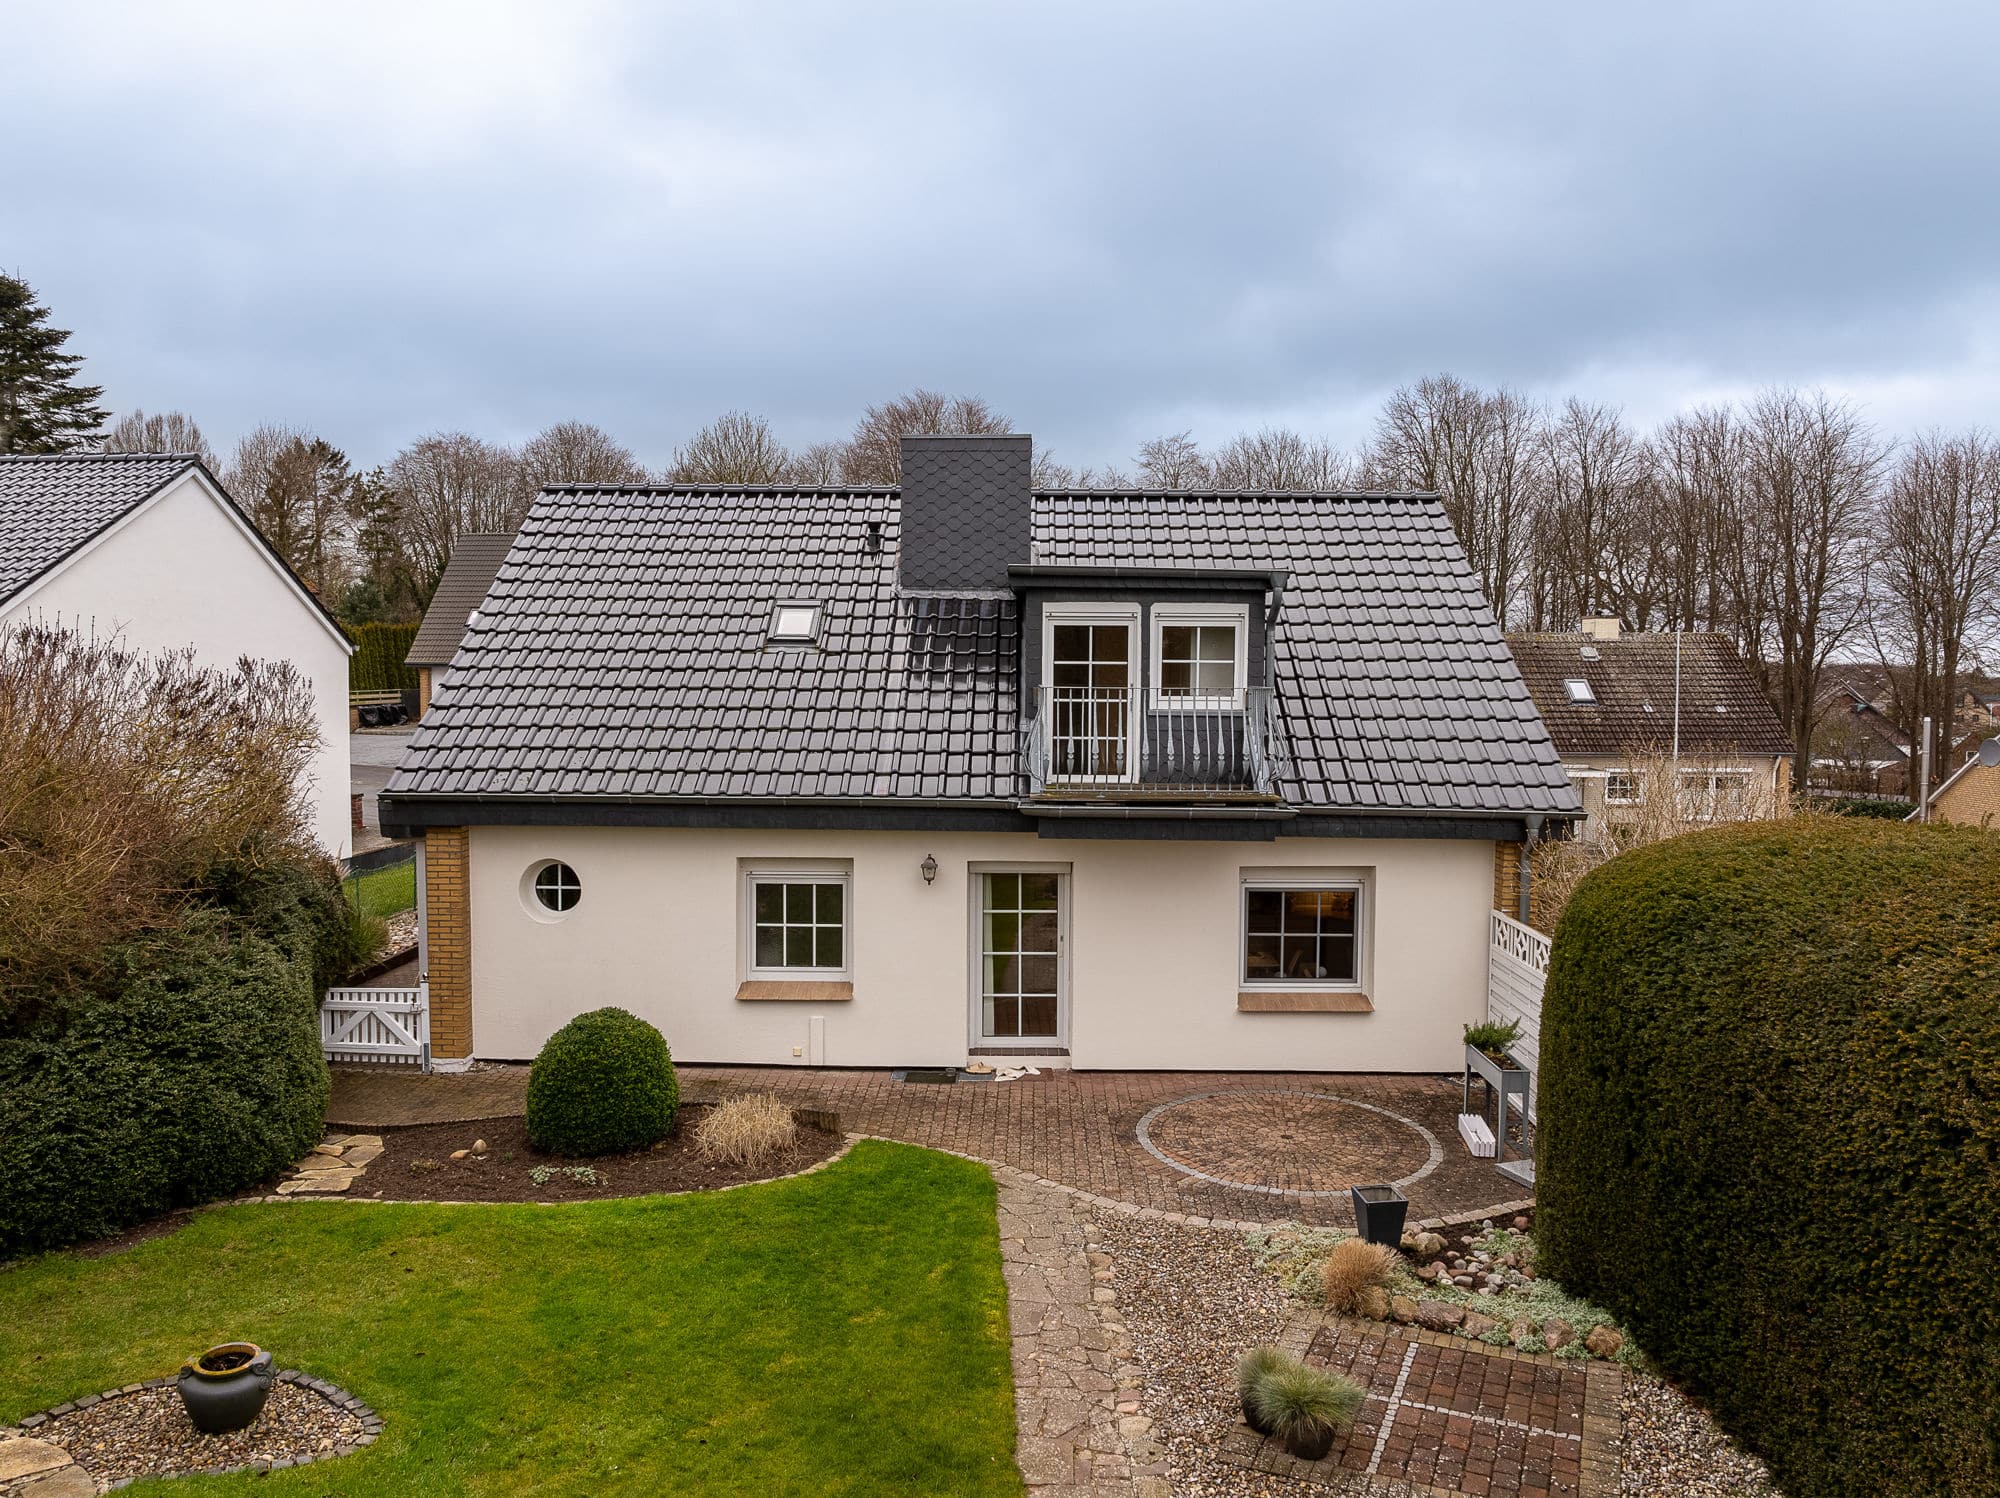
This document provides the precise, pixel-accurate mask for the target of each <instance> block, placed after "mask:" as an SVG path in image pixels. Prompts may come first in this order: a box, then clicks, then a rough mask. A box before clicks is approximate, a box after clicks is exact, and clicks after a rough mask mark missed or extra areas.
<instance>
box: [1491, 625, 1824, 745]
mask: <svg viewBox="0 0 2000 1498" xmlns="http://www.w3.org/2000/svg"><path fill="white" fill-rule="evenodd" d="M1507 643H1508V644H1509V645H1510V646H1511V647H1512V648H1513V651H1514V660H1515V662H1516V663H1517V664H1518V665H1519V666H1520V668H1521V676H1522V679H1523V680H1524V681H1526V682H1527V684H1528V690H1529V691H1530V692H1532V693H1533V694H1534V697H1535V705H1536V706H1537V707H1539V708H1540V709H1541V714H1542V721H1543V722H1544V723H1546V724H1548V727H1549V737H1550V738H1551V739H1553V740H1554V741H1555V746H1556V748H1557V749H1558V750H1559V751H1560V752H1561V753H1563V754H1565V755H1573V756H1582V755H1607V754H1626V753H1651V752H1663V751H1665V750H1666V749H1667V748H1668V747H1669V746H1670V745H1671V744H1672V742H1673V733H1674V655H1675V644H1674V636H1672V635H1670V634H1667V635H1656V634H1630V635H1622V636H1620V637H1619V638H1618V639H1616V640H1598V639H1593V638H1591V637H1590V636H1589V635H1586V634H1581V633H1574V634H1518V635H1510V636H1509V637H1508V640H1507ZM1586 650H1587V651H1590V652H1592V654H1591V655H1585V654H1584V652H1585V651H1586ZM1679 652H1680V703H1681V712H1680V746H1681V752H1682V753H1683V754H1696V755H1704V756H1713V755H1718V754H1743V755H1753V756H1757V757H1767V756H1776V755H1780V754H1790V753H1791V752H1792V742H1791V739H1790V737H1789V736H1788V735H1787V734H1786V733H1785V728H1784V725H1783V724H1782V723H1780V722H1779V721H1778V715H1777V713H1776V712H1774V711H1773V710H1772V708H1771V702H1770V699H1769V698H1767V697H1766V696H1765V695H1764V689H1763V688H1762V687H1761V686H1759V685H1758V682H1757V678H1756V676H1755V674H1754V673H1753V672H1752V671H1751V669H1750V667H1749V666H1747V665H1746V664H1744V661H1743V658H1742V657H1741V656H1739V655H1738V654H1737V653H1736V646H1735V644H1734V642H1732V641H1731V640H1730V639H1729V638H1728V637H1727V636H1725V635H1715V634H1687V635H1682V636H1681V637H1680V646H1679ZM1570 680H1579V681H1586V682H1589V683H1590V689H1591V695H1592V697H1594V698H1595V699H1596V700H1595V701H1592V702H1574V701H1572V700H1571V699H1570V695H1569V690H1568V688H1567V687H1565V686H1564V683H1565V682H1566V681H1570Z"/></svg>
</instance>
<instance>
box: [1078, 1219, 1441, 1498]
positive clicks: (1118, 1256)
mask: <svg viewBox="0 0 2000 1498" xmlns="http://www.w3.org/2000/svg"><path fill="white" fill-rule="evenodd" d="M1091 1242H1093V1243H1095V1244H1099V1245H1101V1246H1102V1247H1103V1249H1104V1251H1105V1252H1106V1253H1108V1254H1110V1255H1111V1256H1112V1259H1113V1262H1114V1265H1115V1273H1116V1278H1115V1280H1114V1281H1113V1286H1114V1288H1115V1289H1116V1291H1117V1293H1118V1303H1117V1304H1118V1311H1119V1313H1120V1315H1121V1316H1122V1317H1123V1319H1124V1321H1125V1325H1126V1327H1127V1328H1128V1329H1129V1331H1130V1333H1131V1339H1132V1348H1133V1352H1134V1354H1135V1357H1136V1359H1137V1361H1138V1364H1139V1366H1140V1368H1141V1369H1143V1370H1144V1373H1145V1395H1144V1398H1143V1400H1142V1402H1141V1408H1142V1409H1143V1410H1144V1412H1145V1413H1146V1414H1147V1415H1149V1416H1151V1417H1152V1419H1153V1432H1152V1433H1153V1439H1154V1440H1156V1441H1157V1442H1158V1443H1159V1444H1160V1446H1161V1447H1162V1449H1164V1450H1165V1452H1166V1459H1167V1463H1168V1468H1169V1479H1170V1481H1171V1482H1172V1484H1173V1490H1174V1492H1175V1494H1176V1495H1189V1498H1287V1495H1292V1494H1311V1495H1313V1498H1325V1495H1327V1494H1330V1493H1355V1494H1361V1493H1367V1494H1373V1495H1379V1498H1395V1495H1402V1494H1414V1493H1415V1489H1412V1488H1410V1487H1408V1486H1407V1485H1405V1484H1402V1483H1392V1482H1385V1481H1382V1480H1381V1479H1379V1478H1378V1479H1374V1480H1372V1481H1371V1480H1369V1479H1367V1478H1361V1477H1355V1478H1352V1479H1350V1480H1348V1481H1344V1482H1341V1483H1339V1484H1338V1485H1331V1486H1330V1485H1328V1484H1325V1483H1318V1482H1306V1481H1301V1480H1299V1479H1296V1478H1289V1477H1274V1476H1271V1475H1269V1474H1266V1473H1262V1472H1253V1471H1250V1470H1249V1469H1248V1468H1245V1467H1239V1466H1237V1465H1236V1464H1235V1463H1234V1462H1230V1461H1227V1460H1225V1459H1224V1458H1223V1456H1222V1455H1221V1453H1220V1451H1219V1450H1218V1449H1217V1448H1218V1446H1219V1443H1220V1442H1221V1440H1222V1438H1223V1437H1224V1436H1225V1435H1227V1434H1229V1432H1231V1431H1232V1430H1234V1429H1235V1428H1236V1426H1237V1425H1238V1423H1239V1422H1240V1420H1241V1418H1242V1407H1241V1406H1240V1405H1239V1404H1238V1403H1237V1400H1236V1359H1237V1358H1238V1357H1239V1356H1240V1355H1241V1354H1242V1353H1243V1351H1244V1349H1246V1348H1248V1347H1250V1346H1252V1345H1253V1344H1255V1343H1258V1342H1269V1341H1273V1340H1275V1339H1276V1337H1277V1335H1278V1333H1279V1331H1280V1330H1281V1329H1282V1328H1283V1326H1284V1321H1285V1313H1286V1310H1287V1309H1288V1305H1287V1301H1286V1298H1285V1294H1284V1291H1283V1290H1281V1289H1280V1288H1279V1287H1278V1282H1277V1279H1276V1277H1275V1276H1273V1275H1270V1274H1266V1273H1264V1272H1262V1271H1260V1270H1259V1269H1257V1267H1256V1266H1255V1265H1254V1264H1253V1263H1252V1262H1251V1259H1250V1250H1249V1248H1248V1246H1247V1245H1246V1244H1245V1243H1244V1241H1243V1235H1242V1234H1241V1233H1238V1232H1234V1231H1230V1230H1226V1229H1216V1228H1192V1227H1181V1226H1179V1225H1177V1224H1173V1223H1166V1222H1158V1221H1153V1220H1150V1219H1146V1218H1139V1217H1127V1216H1125V1215H1123V1214H1107V1215H1105V1216H1103V1217H1098V1218H1095V1219H1093V1222H1092V1226H1091Z"/></svg>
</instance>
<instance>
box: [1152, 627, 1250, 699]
mask: <svg viewBox="0 0 2000 1498" xmlns="http://www.w3.org/2000/svg"><path fill="white" fill-rule="evenodd" d="M1152 645H1153V649H1152V667H1151V679H1152V686H1153V705H1154V707H1156V708H1164V709H1167V710H1169V711H1171V710H1172V709H1175V708H1211V709H1213V708H1229V709H1237V708H1241V707H1242V706H1243V689H1244V687H1245V686H1246V685H1247V684H1248V678H1249V675H1250V611H1249V610H1248V609H1247V608H1245V607H1244V606H1243V605H1242V604H1240V603H1177V604H1163V603H1156V604H1154V605H1153V631H1152Z"/></svg>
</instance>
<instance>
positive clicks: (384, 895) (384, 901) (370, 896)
mask: <svg viewBox="0 0 2000 1498" xmlns="http://www.w3.org/2000/svg"><path fill="white" fill-rule="evenodd" d="M345 888H346V890H347V903H348V904H350V905H353V906H354V907H355V908H356V909H358V910H359V911H360V912H361V913H362V914H363V915H372V916H374V917H376V918H377V919H378V920H387V919H388V918H389V917H390V916H392V915H396V914H398V913H399V912H401V911H405V910H415V909H416V908H417V861H416V860H415V859H414V858H409V859H405V860H404V861H403V862H401V863H392V864H390V865H389V866H388V867H387V868H382V869H370V870H368V871H367V872H366V873H362V874H356V875H354V876H352V877H351V878H349V879H348V880H347V881H346V884H345Z"/></svg>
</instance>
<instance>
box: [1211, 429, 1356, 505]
mask: <svg viewBox="0 0 2000 1498" xmlns="http://www.w3.org/2000/svg"><path fill="white" fill-rule="evenodd" d="M1208 470H1209V478H1210V481H1211V482H1212V483H1213V484H1214V485H1215V487H1216V488H1218V489H1310V490H1328V489H1345V488H1348V487H1350V486H1351V485H1352V484H1353V481H1354V475H1355V470H1356V465H1355V463H1354V460H1353V459H1351V458H1349V457H1348V456H1347V455H1346V454H1345V453H1343V452H1342V451H1341V450H1340V449H1339V448H1337V447H1335V446H1334V445H1333V444H1332V443H1330V442H1328V441H1326V440H1325V439H1323V438H1318V437H1304V436H1301V435H1300V434H1299V433H1297V432H1294V431H1292V430H1290V429H1289V428H1287V427H1265V428H1264V429H1263V430H1262V431H1259V432H1255V433H1249V432H1246V433H1244V434H1242V435H1241V436H1238V437H1236V438H1234V439H1232V440H1231V441H1230V442H1229V443H1228V445H1227V446H1225V447H1223V448H1222V449H1220V450H1219V451H1218V452H1217V453H1216V454H1215V456H1214V457H1212V458H1210V459H1209V461H1208Z"/></svg>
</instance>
